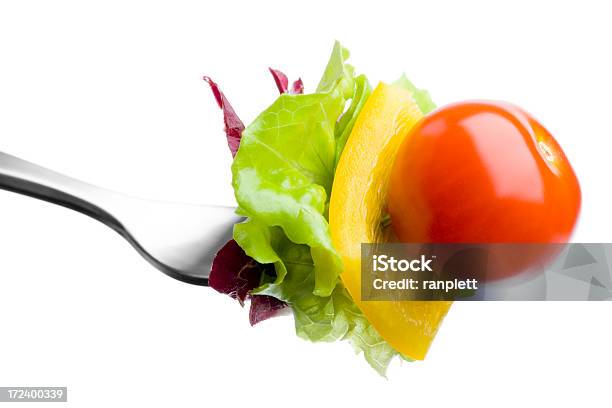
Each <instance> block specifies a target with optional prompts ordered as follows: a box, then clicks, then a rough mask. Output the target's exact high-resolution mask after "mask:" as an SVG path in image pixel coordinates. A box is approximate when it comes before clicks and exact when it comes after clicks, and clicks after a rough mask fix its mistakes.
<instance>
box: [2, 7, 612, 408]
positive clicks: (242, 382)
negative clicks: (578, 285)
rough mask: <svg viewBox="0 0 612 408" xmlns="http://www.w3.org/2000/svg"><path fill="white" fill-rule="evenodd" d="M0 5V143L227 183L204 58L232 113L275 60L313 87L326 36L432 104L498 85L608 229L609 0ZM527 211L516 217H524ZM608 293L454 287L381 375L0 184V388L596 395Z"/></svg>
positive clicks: (216, 191)
mask: <svg viewBox="0 0 612 408" xmlns="http://www.w3.org/2000/svg"><path fill="white" fill-rule="evenodd" d="M532 3H533V2H528V3H521V2H519V1H516V0H513V1H508V2H504V3H496V4H493V2H488V1H483V2H478V3H477V2H468V3H465V2H447V3H437V2H431V1H425V0H422V1H420V2H418V3H410V2H407V1H403V2H386V1H381V0H377V1H375V2H367V3H366V2H363V3H361V2H357V1H352V2H342V3H341V2H334V1H325V2H317V1H303V2H300V3H297V4H295V5H292V4H290V3H289V2H282V1H279V2H274V3H272V2H262V1H257V2H255V1H251V2H242V3H237V2H236V3H234V2H226V1H217V2H214V3H211V4H206V3H205V2H193V3H186V2H177V1H173V2H166V3H165V4H162V3H159V2H154V1H147V2H124V1H117V2H115V1H105V2H97V3H93V2H76V1H75V2H65V1H53V2H48V1H40V2H33V1H23V0H22V1H10V0H9V1H7V0H4V1H2V2H1V3H0V150H1V151H4V152H7V153H11V154H14V155H17V156H20V157H22V158H24V159H27V160H30V161H34V162H36V163H38V164H41V165H44V166H47V167H50V168H53V169H55V170H58V171H61V172H63V173H66V174H69V175H72V176H74V177H77V178H81V179H83V180H86V181H90V182H92V183H95V184H99V185H102V186H105V187H108V188H111V189H116V190H120V191H124V192H129V193H132V194H135V195H140V196H144V197H150V198H157V199H169V200H176V201H188V202H201V203H222V204H232V203H233V195H232V191H231V188H230V186H229V182H230V172H229V165H230V160H231V158H230V155H229V153H228V151H227V147H226V144H225V140H224V136H223V133H222V131H221V129H222V123H221V115H220V112H219V111H218V110H217V107H216V105H215V102H214V100H213V98H212V96H211V94H210V91H209V89H208V87H207V86H206V84H205V83H203V82H202V81H201V79H200V78H201V76H202V75H203V74H208V75H210V76H212V77H213V78H214V79H215V80H217V82H218V83H219V84H221V86H222V87H223V89H224V91H225V92H226V94H227V96H228V98H230V100H231V101H232V102H233V104H234V106H235V108H236V110H237V112H238V113H239V114H240V115H241V116H242V117H243V120H244V121H245V122H249V121H250V120H251V119H253V117H254V116H255V115H256V114H257V113H258V112H259V111H261V110H262V109H263V108H264V107H266V106H267V105H268V104H269V103H271V102H272V101H273V99H274V98H275V97H276V88H275V86H274V83H273V82H272V80H271V78H270V77H269V73H268V72H267V70H266V69H267V67H268V66H273V67H276V68H279V69H283V70H285V71H286V72H287V73H288V74H289V75H290V77H292V78H295V77H296V76H298V75H300V76H302V78H303V79H304V81H305V84H306V88H307V91H308V90H310V91H312V90H313V88H314V87H315V86H316V83H317V81H318V79H319V76H320V73H321V72H322V69H323V66H324V64H325V62H326V60H327V57H328V54H329V52H330V50H331V46H332V43H333V40H334V39H339V40H341V41H342V42H343V43H344V44H345V45H346V46H347V47H348V48H350V50H351V52H352V57H351V62H352V63H353V64H354V65H355V67H356V68H357V70H358V71H359V72H362V73H366V74H367V75H368V76H369V78H370V79H371V81H372V82H373V83H376V82H377V80H379V79H382V80H393V79H395V77H397V76H398V75H399V74H400V73H401V72H402V71H404V70H405V71H406V73H407V74H408V76H409V77H410V78H411V79H412V80H413V81H414V82H415V83H416V84H417V85H419V86H421V87H425V88H427V89H429V90H430V91H431V94H432V96H433V97H434V100H435V101H436V102H438V103H439V104H444V103H448V102H451V101H456V100H461V99H471V98H487V99H504V100H509V101H512V102H514V103H516V104H518V105H521V106H523V107H524V108H526V109H527V110H528V111H531V112H532V113H533V114H535V116H536V117H538V118H539V119H540V120H541V121H542V122H543V123H544V124H545V126H547V127H548V128H549V130H551V132H552V133H553V134H554V135H555V136H556V137H557V139H558V141H559V142H560V143H561V145H562V146H563V147H564V149H565V151H566V153H567V154H568V156H569V158H570V159H571V161H572V163H573V165H574V167H575V169H576V172H577V173H578V176H579V178H580V180H581V184H582V188H583V197H584V205H583V212H582V217H581V223H580V226H579V229H578V231H577V233H576V235H575V240H578V241H587V242H597V241H606V240H607V241H609V240H610V239H611V238H612V235H611V234H612V233H611V232H610V227H611V226H612V225H611V224H612V223H611V221H610V216H609V208H610V207H611V206H612V199H611V196H610V187H609V183H610V181H609V180H610V174H612V161H611V160H610V149H611V147H612V144H611V142H610V140H611V139H612V124H611V122H610V95H612V80H611V79H610V78H611V72H612V60H611V56H610V55H611V54H610V52H609V48H610V47H609V45H610V43H609V39H610V38H612V25H610V13H609V11H608V10H607V9H606V7H605V2H600V3H595V2H587V1H580V2H576V3H574V5H573V6H571V5H567V4H566V3H564V4H561V3H562V2H551V3H537V4H532ZM525 222H529V220H525ZM611 311H612V304H609V303H596V302H592V303H553V302H550V303H544V302H542V303H519V302H515V303H507V304H506V303H471V304H455V305H454V306H453V308H452V310H451V312H450V314H449V315H448V317H447V319H446V320H445V322H444V325H443V326H442V328H441V330H440V332H439V335H438V337H437V339H436V341H435V342H434V345H433V347H432V348H431V350H430V353H429V355H428V358H427V359H426V360H425V361H424V362H420V363H416V364H399V362H397V363H396V364H393V365H392V366H391V368H390V370H389V373H388V379H387V380H386V379H383V378H380V377H379V376H378V375H377V374H376V373H375V372H374V371H373V370H371V369H370V368H369V367H368V366H367V364H366V363H365V362H364V361H363V359H362V358H361V357H355V356H354V355H353V352H352V350H351V347H350V346H349V345H348V344H342V343H339V344H324V345H320V344H317V345H312V344H310V343H307V342H304V341H302V340H299V339H298V338H297V337H296V336H295V334H294V332H293V327H292V324H293V323H292V318H290V317H283V318H279V319H276V320H272V321H267V322H264V323H262V324H261V325H259V326H257V327H255V328H251V327H249V324H248V320H247V312H246V310H242V309H240V307H239V306H238V305H236V304H235V303H234V302H232V301H231V300H230V299H229V298H226V297H224V296H221V295H218V294H216V293H214V292H213V291H212V290H210V289H207V288H202V287H195V286H190V285H187V284H184V283H181V282H178V281H175V280H173V279H171V278H168V277H166V276H165V275H163V274H162V273H160V272H158V271H157V270H155V269H154V268H153V267H151V266H149V265H148V264H147V263H146V262H145V261H143V260H142V259H141V258H140V257H139V256H138V255H137V254H136V252H134V251H133V250H132V249H131V247H130V246H129V245H128V244H127V243H126V242H124V241H123V240H122V239H120V237H119V236H118V235H116V234H115V233H114V232H112V231H111V230H109V229H107V228H106V227H104V226H103V225H101V224H98V223H96V222H93V221H92V220H90V219H88V218H87V217H84V216H82V215H79V214H76V213H72V212H70V211H68V210H65V209H63V208H59V207H55V206H52V205H48V204H46V203H43V202H39V201H36V200H33V199H30V198H25V197H20V196H17V195H15V194H12V193H8V192H0V386H12V385H23V386H25V385H38V386H44V385H58V386H63V385H65V386H68V387H69V399H70V402H69V405H70V406H73V407H97V406H100V407H102V406H104V407H108V406H177V407H183V406H185V407H187V406H194V407H195V406H200V407H201V406H226V405H227V406H248V407H259V406H266V407H270V406H283V405H284V406H296V407H302V406H303V407H319V406H321V407H330V406H368V405H370V406H398V405H399V406H418V407H426V406H442V405H443V404H444V405H449V404H454V405H456V406H462V405H469V406H472V407H478V406H487V407H488V406H491V405H496V406H508V407H516V406H536V405H535V404H539V405H543V406H553V405H554V406H561V405H568V406H577V405H580V406H609V404H610V392H609V385H610V367H612V350H611V344H612V329H611V327H612V326H611V325H610V312H611Z"/></svg>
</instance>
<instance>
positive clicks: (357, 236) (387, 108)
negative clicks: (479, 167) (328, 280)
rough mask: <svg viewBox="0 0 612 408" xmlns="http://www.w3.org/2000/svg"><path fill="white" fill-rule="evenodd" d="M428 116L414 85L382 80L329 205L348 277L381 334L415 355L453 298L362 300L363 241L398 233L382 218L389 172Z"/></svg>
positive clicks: (428, 342) (357, 127)
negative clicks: (390, 231) (412, 88)
mask: <svg viewBox="0 0 612 408" xmlns="http://www.w3.org/2000/svg"><path fill="white" fill-rule="evenodd" d="M422 117H423V114H422V113H421V111H420V110H419V108H418V106H417V104H416V103H415V102H414V100H413V98H412V95H411V93H410V92H409V91H408V90H405V89H403V88H401V87H397V86H393V85H386V84H383V83H381V84H379V85H378V87H377V88H376V89H375V90H374V92H373V93H372V95H371V96H370V97H369V99H368V101H367V102H366V104H365V106H364V108H363V110H362V111H361V113H360V114H359V117H358V118H357V121H356V123H355V126H354V128H353V130H352V132H351V135H350V137H349V139H348V141H347V144H346V146H345V148H344V150H343V152H342V155H341V157H340V160H339V162H338V166H337V169H336V174H335V177H334V185H333V188H332V195H331V201H330V207H329V224H330V229H331V235H332V240H333V243H334V246H335V248H336V249H337V250H338V252H339V253H340V255H341V256H342V260H343V263H344V271H343V273H342V275H341V278H342V282H343V283H344V285H345V286H346V288H347V289H348V291H349V293H350V294H351V296H352V297H353V299H354V301H355V303H356V304H357V306H358V307H359V309H360V310H361V311H362V312H363V313H364V314H365V316H366V317H367V319H368V320H369V321H370V322H371V323H372V325H373V326H374V328H375V329H376V330H377V331H378V332H379V334H380V335H381V336H382V337H383V338H384V339H385V340H386V341H387V342H389V344H390V345H391V346H392V347H393V348H394V349H395V350H397V351H398V352H400V353H402V354H403V355H405V356H407V357H410V358H412V359H415V360H422V359H424V358H425V355H426V353H427V350H428V349H429V346H430V345H431V342H432V341H433V338H434V336H435V334H436V332H437V330H438V327H439V326H440V323H441V322H442V319H443V318H444V316H445V315H446V313H447V311H448V309H449V307H450V305H451V302H442V301H362V300H361V243H371V242H385V241H389V240H391V239H392V238H390V237H389V236H388V233H387V232H386V231H385V229H384V228H383V227H382V224H381V221H382V219H383V217H384V215H385V213H386V202H387V189H388V180H389V175H390V171H391V167H392V165H393V161H394V158H395V155H396V152H397V149H398V147H399V146H400V144H401V142H402V141H403V140H404V138H405V137H407V136H408V137H409V132H410V129H411V128H412V127H413V126H414V125H415V124H416V123H417V122H418V121H419V120H420V119H421V118H422Z"/></svg>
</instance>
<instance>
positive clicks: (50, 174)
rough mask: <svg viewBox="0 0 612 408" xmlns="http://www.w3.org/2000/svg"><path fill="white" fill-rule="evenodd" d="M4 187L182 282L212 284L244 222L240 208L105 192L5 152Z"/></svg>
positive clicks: (1, 162)
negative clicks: (99, 226) (96, 231)
mask: <svg viewBox="0 0 612 408" xmlns="http://www.w3.org/2000/svg"><path fill="white" fill-rule="evenodd" d="M0 188H1V189H4V190H8V191H12V192H15V193H19V194H24V195H27V196H31V197H35V198H38V199H41V200H44V201H48V202H50V203H54V204H58V205H61V206H64V207H67V208H70V209H72V210H75V211H78V212H81V213H83V214H86V215H88V216H90V217H92V218H94V219H96V220H98V221H100V222H102V223H103V224H105V225H107V226H108V227H110V228H112V229H113V230H115V231H117V232H118V233H119V235H121V236H122V237H123V238H125V239H126V240H127V241H128V242H129V243H130V244H131V245H132V246H133V247H134V249H136V250H137V251H138V253H140V255H142V256H143V257H144V258H145V259H146V260H147V261H149V262H150V263H151V264H153V266H155V267H156V268H157V269H159V270H160V271H162V272H164V273H165V274H167V275H169V276H171V277H173V278H175V279H178V280H180V281H183V282H187V283H192V284H195V285H204V286H206V285H208V275H209V274H210V267H211V264H212V259H213V257H214V254H215V251H216V250H217V249H219V248H220V247H221V246H222V245H223V244H224V243H225V242H226V241H227V240H229V239H231V236H232V226H233V225H234V224H235V223H236V222H240V221H241V218H240V217H239V216H237V215H236V214H235V208H233V207H223V206H212V205H195V204H179V203H171V202H163V201H153V200H144V199H140V198H136V197H131V196H129V195H126V194H121V193H118V192H115V191H111V190H106V189H104V188H100V187H97V186H94V185H91V184H88V183H85V182H82V181H79V180H76V179H74V178H71V177H68V176H65V175H63V174H60V173H57V172H55V171H52V170H49V169H46V168H44V167H41V166H38V165H36V164H34V163H30V162H28V161H25V160H22V159H19V158H17V157H15V156H11V155H9V154H6V153H2V152H0Z"/></svg>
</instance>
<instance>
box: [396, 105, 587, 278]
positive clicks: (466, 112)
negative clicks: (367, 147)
mask: <svg viewBox="0 0 612 408" xmlns="http://www.w3.org/2000/svg"><path fill="white" fill-rule="evenodd" d="M580 203H581V194H580V186H579V184H578V179H577V178H576V175H575V174H574V171H573V169H572V167H571V165H570V163H569V161H568V160H567V157H566V156H565V154H564V153H563V150H562V149H561V147H560V146H559V144H558V143H557V142H556V141H555V139H554V138H553V136H552V135H551V134H550V133H549V132H548V131H547V130H546V129H545V128H544V127H543V126H542V125H541V124H540V123H539V122H538V121H537V120H536V119H534V118H533V117H532V116H531V115H530V114H528V113H526V112H525V111H523V110H522V109H520V108H518V107H516V106H513V105H511V104H508V103H502V102H478V101H477V102H462V103H456V104H453V105H450V106H447V107H444V108H441V109H439V110H436V111H434V112H432V113H431V114H429V115H428V116H426V117H425V118H424V119H423V120H422V121H421V122H420V123H419V124H417V125H416V126H415V127H414V128H413V129H412V131H411V133H410V134H409V135H408V136H407V137H406V139H405V140H404V142H403V143H402V145H401V146H400V148H399V150H398V154H397V157H396V159H395V162H394V165H393V168H392V171H391V178H390V185H389V195H388V210H389V213H390V215H391V222H392V226H393V231H394V233H395V235H396V236H397V237H398V238H399V240H401V241H403V242H433V243H523V242H529V243H555V242H567V241H568V240H569V238H570V235H571V233H572V231H573V229H574V227H575V225H576V221H577V218H578V214H579V211H580ZM508 273H509V272H507V271H506V272H504V273H503V274H504V275H506V274H508ZM497 277H500V276H497Z"/></svg>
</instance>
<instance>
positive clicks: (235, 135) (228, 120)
mask: <svg viewBox="0 0 612 408" xmlns="http://www.w3.org/2000/svg"><path fill="white" fill-rule="evenodd" d="M203 79H204V81H206V82H208V85H210V89H211V90H212V92H213V95H214V96H215V99H216V100H217V105H219V108H220V109H221V110H222V111H223V123H224V125H225V135H226V137H227V145H228V146H229V149H230V151H231V152H232V157H234V156H236V152H237V151H238V147H239V146H240V138H241V137H242V131H243V130H244V123H242V121H241V120H240V118H239V117H238V115H237V114H236V112H235V111H234V108H233V107H232V105H231V104H230V103H229V101H228V100H227V98H226V97H225V95H224V94H223V92H221V90H220V89H219V86H218V85H217V84H216V83H215V81H213V80H212V79H210V78H209V77H207V76H205V77H204V78H203Z"/></svg>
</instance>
